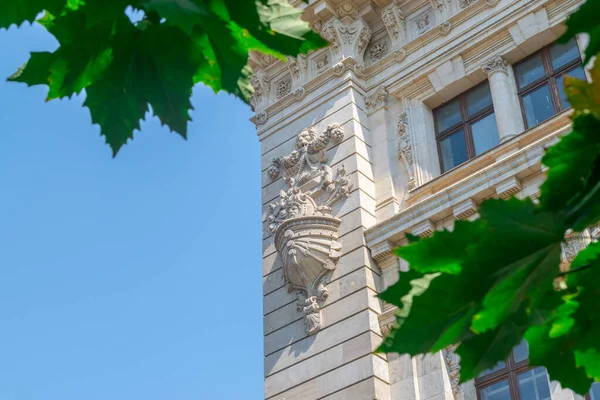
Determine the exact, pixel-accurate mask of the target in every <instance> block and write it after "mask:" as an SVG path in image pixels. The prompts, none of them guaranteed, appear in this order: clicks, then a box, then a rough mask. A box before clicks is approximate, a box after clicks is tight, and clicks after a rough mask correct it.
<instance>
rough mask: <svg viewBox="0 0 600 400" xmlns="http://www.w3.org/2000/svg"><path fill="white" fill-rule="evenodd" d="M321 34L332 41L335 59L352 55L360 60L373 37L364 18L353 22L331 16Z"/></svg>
mask: <svg viewBox="0 0 600 400" xmlns="http://www.w3.org/2000/svg"><path fill="white" fill-rule="evenodd" d="M321 36H323V38H324V39H325V40H327V41H329V42H330V43H331V51H332V52H333V54H334V59H338V58H345V57H351V58H353V59H355V60H356V61H360V60H362V59H363V56H364V52H365V49H366V48H367V44H368V43H369V40H370V39H371V29H370V28H369V25H368V24H367V23H366V22H365V21H364V20H363V19H362V18H359V19H357V20H355V21H354V22H352V23H351V24H344V23H343V22H342V21H340V20H339V19H337V18H331V19H329V20H328V21H327V22H326V23H325V24H324V25H323V29H321Z"/></svg>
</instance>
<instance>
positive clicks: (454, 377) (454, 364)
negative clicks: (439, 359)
mask: <svg viewBox="0 0 600 400" xmlns="http://www.w3.org/2000/svg"><path fill="white" fill-rule="evenodd" d="M457 347H458V345H452V346H448V347H446V350H445V353H446V355H445V359H446V365H447V366H448V375H449V377H450V384H451V385H452V394H453V395H454V397H456V396H457V395H458V393H460V389H461V388H460V357H458V354H456V348H457Z"/></svg>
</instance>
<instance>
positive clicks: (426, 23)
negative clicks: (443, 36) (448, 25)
mask: <svg viewBox="0 0 600 400" xmlns="http://www.w3.org/2000/svg"><path fill="white" fill-rule="evenodd" d="M432 18H434V16H433V15H432V13H431V9H428V10H427V11H424V12H422V13H420V14H419V15H417V16H416V17H415V18H413V19H412V23H413V25H414V27H415V32H416V33H417V35H420V34H422V33H425V32H427V31H428V30H429V29H431V25H432V24H433V22H432V21H431V19H432Z"/></svg>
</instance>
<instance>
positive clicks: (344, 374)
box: [251, 0, 600, 400]
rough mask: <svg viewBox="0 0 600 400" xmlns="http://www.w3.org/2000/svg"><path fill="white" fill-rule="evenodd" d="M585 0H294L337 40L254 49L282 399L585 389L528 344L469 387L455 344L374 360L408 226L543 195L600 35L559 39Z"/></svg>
mask: <svg viewBox="0 0 600 400" xmlns="http://www.w3.org/2000/svg"><path fill="white" fill-rule="evenodd" d="M580 3H581V0H531V1H525V0H310V1H309V4H306V3H304V2H303V1H301V0H296V1H294V4H295V5H296V6H297V7H300V8H303V9H304V10H305V18H306V19H307V20H308V21H309V22H310V24H311V26H312V28H313V29H314V30H315V31H317V32H319V33H320V34H321V35H322V36H323V37H324V38H326V39H328V40H329V41H330V42H331V43H332V45H331V46H330V47H329V48H326V49H322V50H319V51H315V52H312V53H310V54H309V55H307V56H299V57H297V58H291V57H290V58H288V61H287V62H282V61H278V60H275V59H274V58H272V57H270V56H264V55H259V54H252V55H251V64H252V67H253V69H254V71H255V72H254V75H253V78H252V84H253V86H254V88H255V95H254V97H253V99H252V105H253V107H254V110H255V112H256V115H255V116H254V117H253V122H254V123H255V124H256V126H257V132H258V137H259V140H260V142H261V151H262V165H261V171H262V172H261V174H262V203H263V221H264V229H263V262H262V266H263V268H262V273H263V294H264V307H263V308H264V356H265V359H264V368H265V370H264V372H265V398H266V399H273V400H274V399H281V400H284V399H285V400H293V399H303V400H310V399H327V400H342V399H350V400H353V399H364V400H375V399H377V400H450V399H453V400H458V399H464V400H475V399H482V400H485V399H487V400H509V399H513V400H515V399H517V400H518V399H521V400H535V399H539V400H550V399H551V400H576V399H581V398H580V397H578V396H575V395H573V394H572V393H571V392H570V391H568V390H562V389H561V388H560V387H559V386H558V384H556V383H554V382H549V381H548V377H547V375H546V373H545V371H544V370H543V369H539V368H538V369H530V368H529V366H528V364H527V348H526V343H523V344H522V345H521V346H519V347H518V348H517V349H516V350H515V352H514V354H513V355H512V356H511V357H510V359H509V360H507V361H506V363H504V364H501V365H499V366H498V367H497V368H496V369H495V370H494V371H489V373H485V374H483V375H482V376H481V377H480V378H478V379H476V380H474V381H471V382H467V383H465V384H462V385H459V384H458V374H459V372H460V371H459V367H458V360H457V357H456V355H455V354H454V353H453V351H452V348H448V349H446V350H444V351H441V352H439V353H437V354H433V355H425V356H420V357H414V358H410V357H407V356H398V355H395V354H389V355H385V354H374V353H373V351H374V350H375V349H376V348H377V346H378V345H379V344H380V343H381V341H382V337H383V335H385V334H386V332H387V331H388V329H389V326H390V324H391V323H392V322H393V320H394V309H393V307H391V306H390V305H388V304H384V303H382V302H381V301H380V300H378V299H377V298H376V297H375V295H376V294H377V293H378V292H380V291H381V290H383V289H384V288H385V287H387V286H389V285H390V284H392V283H394V282H395V281H396V280H397V279H399V277H401V275H402V271H406V269H407V267H408V266H407V265H405V264H404V263H403V262H402V261H401V260H399V259H398V258H396V257H395V256H393V255H392V253H391V250H392V249H393V248H395V247H397V246H402V245H403V244H405V241H406V239H405V233H411V234H414V235H420V236H427V235H430V234H432V232H434V231H435V230H440V229H446V228H448V229H451V228H452V226H453V223H454V221H455V220H456V219H473V218H477V208H478V204H479V203H480V202H481V201H483V200H485V199H486V198H489V197H495V196H498V197H502V198H506V197H510V196H512V195H516V196H518V197H525V196H530V197H532V198H536V197H537V196H538V195H539V185H540V183H541V182H542V181H543V180H544V177H545V175H544V169H543V167H542V165H541V164H540V158H541V156H542V155H543V152H544V149H545V148H546V147H547V146H548V145H550V144H552V143H554V142H556V141H557V139H558V137H559V136H560V135H563V134H565V133H567V132H568V130H569V125H570V119H569V117H570V113H571V111H570V110H569V106H568V104H567V103H566V101H565V99H564V95H563V94H562V90H561V88H562V86H561V85H562V77H563V76H564V75H565V74H569V75H573V76H578V77H585V74H586V72H585V71H584V70H583V69H582V68H581V67H580V62H581V59H580V56H581V53H582V51H583V49H584V48H585V45H586V40H585V38H584V37H581V38H578V39H577V40H576V41H572V42H571V43H569V44H567V45H557V44H555V41H556V39H557V38H558V37H559V36H560V35H561V33H562V32H563V31H564V21H565V19H566V17H567V15H569V14H570V13H571V12H573V11H574V10H576V8H577V7H578V6H579V5H580ZM586 235H587V236H585V235H584V236H585V237H576V238H574V240H573V241H572V242H570V246H571V247H574V248H575V250H576V248H577V246H579V245H580V244H581V243H585V242H589V241H590V240H593V237H592V236H593V233H589V234H586ZM567 247H568V246H567ZM572 252H573V249H571V248H566V249H565V254H566V256H565V257H566V261H565V262H568V258H569V254H571V253H572ZM400 279H401V278H400ZM594 390H596V391H597V393H595V392H592V393H590V394H589V395H588V396H587V397H588V398H589V399H592V400H600V388H594ZM594 395H595V397H594Z"/></svg>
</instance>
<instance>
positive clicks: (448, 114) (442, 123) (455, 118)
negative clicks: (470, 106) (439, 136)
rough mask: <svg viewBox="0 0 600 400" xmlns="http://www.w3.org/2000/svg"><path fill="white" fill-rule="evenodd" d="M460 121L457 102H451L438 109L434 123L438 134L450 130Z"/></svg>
mask: <svg viewBox="0 0 600 400" xmlns="http://www.w3.org/2000/svg"><path fill="white" fill-rule="evenodd" d="M460 121H462V117H461V116H460V109H459V104H458V100H454V101H451V102H450V103H448V104H446V105H444V106H442V107H440V108H438V109H437V111H436V113H435V122H436V126H437V129H438V132H442V131H444V130H446V129H448V128H451V127H453V126H454V125H456V124H458V123H459V122H460Z"/></svg>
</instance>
